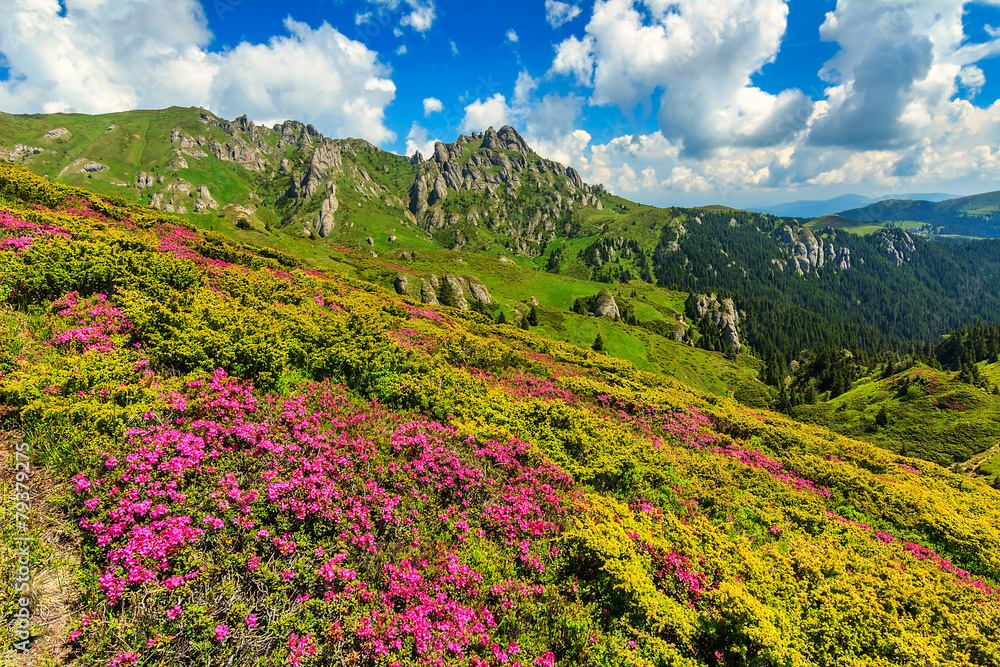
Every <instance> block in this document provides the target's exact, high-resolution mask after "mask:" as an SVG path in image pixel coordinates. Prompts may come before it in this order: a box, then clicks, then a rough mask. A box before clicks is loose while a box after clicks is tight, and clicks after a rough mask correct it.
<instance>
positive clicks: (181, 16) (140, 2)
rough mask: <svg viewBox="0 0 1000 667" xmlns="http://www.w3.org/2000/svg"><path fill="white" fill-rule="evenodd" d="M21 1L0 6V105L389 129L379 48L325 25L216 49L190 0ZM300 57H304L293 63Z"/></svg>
mask: <svg viewBox="0 0 1000 667" xmlns="http://www.w3.org/2000/svg"><path fill="white" fill-rule="evenodd" d="M65 7H66V10H65V15H60V7H59V4H58V3H57V2H54V1H52V2H44V1H36V2H31V1H29V0H19V1H18V2H17V3H15V5H14V6H13V7H8V8H7V10H6V11H5V12H3V13H2V14H0V44H2V48H3V55H4V57H5V61H6V65H7V67H8V68H9V74H8V78H7V79H6V80H4V81H0V108H3V109H4V110H6V111H10V112H16V113H17V112H37V111H44V112H47V113H52V112H62V111H65V112H69V111H75V112H82V113H104V112H111V111H125V110H128V109H136V108H159V107H166V106H170V105H191V106H198V105H201V106H205V107H207V108H209V109H211V110H212V111H213V112H215V113H217V114H219V115H221V116H224V117H228V118H233V117H235V116H239V115H241V114H244V113H246V114H248V115H249V116H250V117H251V118H254V119H257V120H265V119H267V120H273V119H284V118H297V119H299V120H303V121H306V122H310V123H313V124H314V125H316V126H317V127H319V128H321V129H322V130H323V131H324V132H325V133H327V134H331V135H335V136H349V135H352V136H364V137H366V138H368V139H370V140H371V141H374V142H386V141H391V140H393V139H394V138H395V135H394V133H393V132H392V131H390V130H389V129H388V128H387V127H386V125H385V122H384V119H385V107H386V106H387V105H388V104H389V103H390V102H391V101H392V100H393V98H394V97H395V90H396V88H395V85H394V84H393V82H392V80H391V79H390V78H389V74H390V73H389V70H388V69H387V68H386V67H385V65H383V64H381V63H380V62H379V60H378V54H377V53H375V52H374V51H371V50H369V49H368V48H367V47H365V46H364V45H363V44H361V43H359V42H355V41H352V40H350V39H348V38H347V37H345V36H344V35H343V34H341V33H340V32H339V31H337V30H335V29H334V28H332V27H330V26H329V25H328V24H325V23H324V24H323V25H321V26H320V27H318V28H315V29H313V28H311V27H309V26H308V25H306V24H305V23H300V22H298V21H295V20H293V19H291V18H288V19H286V21H285V29H286V31H287V34H285V35H281V36H275V37H272V38H271V40H270V41H269V42H268V43H266V44H250V43H248V42H242V43H240V44H239V45H237V46H236V47H235V48H233V49H231V50H229V51H226V52H223V53H211V52H209V51H207V50H206V47H207V44H208V42H209V41H210V39H211V34H210V33H209V32H208V29H207V22H206V19H205V15H204V12H203V10H202V7H201V5H200V4H198V3H197V2H195V1H194V0H178V1H177V2H175V3H172V4H170V5H166V4H164V3H162V2H154V1H152V0H136V1H134V2H129V3H122V2H117V1H114V0H89V1H84V0H67V1H66V3H65ZM303 63H309V67H308V68H304V67H303V66H302V64H303Z"/></svg>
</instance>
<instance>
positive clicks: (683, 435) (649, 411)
mask: <svg viewBox="0 0 1000 667" xmlns="http://www.w3.org/2000/svg"><path fill="white" fill-rule="evenodd" d="M595 404H596V405H597V406H600V407H602V408H605V409H607V410H608V411H609V412H610V414H611V415H612V416H613V417H616V418H618V419H621V420H623V421H625V422H627V423H631V424H632V425H633V426H634V427H635V428H636V430H637V431H638V432H639V433H640V434H642V435H644V436H646V437H647V438H649V439H650V440H651V441H652V442H653V446H655V447H659V446H661V445H662V444H664V438H666V440H667V441H668V442H671V443H679V444H682V445H688V446H694V447H698V448H702V447H710V446H712V445H715V444H717V443H718V442H719V441H720V438H719V436H718V435H717V434H716V433H713V432H712V431H711V430H709V429H710V427H711V426H712V422H711V420H709V418H708V417H706V416H705V414H704V413H702V412H701V411H700V410H698V409H697V408H693V407H688V408H687V409H686V410H684V411H680V412H678V411H675V410H672V409H664V408H662V407H660V406H658V405H655V404H652V403H645V402H641V401H631V400H628V399H624V398H621V397H619V396H614V395H611V394H602V395H601V396H598V397H597V398H596V399H595Z"/></svg>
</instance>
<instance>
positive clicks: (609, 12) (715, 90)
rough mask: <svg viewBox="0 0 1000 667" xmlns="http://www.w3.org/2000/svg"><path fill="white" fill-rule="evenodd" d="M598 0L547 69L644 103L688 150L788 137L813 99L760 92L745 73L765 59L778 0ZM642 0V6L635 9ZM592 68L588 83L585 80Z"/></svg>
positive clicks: (598, 99)
mask: <svg viewBox="0 0 1000 667" xmlns="http://www.w3.org/2000/svg"><path fill="white" fill-rule="evenodd" d="M637 4H638V3H636V2H633V0H598V1H597V2H596V4H595V6H594V12H593V16H592V17H591V20H590V22H589V23H588V25H587V28H586V32H587V35H586V36H585V37H584V38H583V39H582V40H581V39H577V38H576V37H571V38H569V39H567V40H565V41H563V42H562V43H561V44H559V45H558V46H557V49H556V57H555V59H554V61H553V64H552V72H554V73H573V74H574V75H575V76H576V79H577V82H578V83H579V84H581V85H592V87H593V91H592V94H591V100H590V101H591V103H592V104H598V105H615V106H618V107H619V108H621V109H622V110H623V111H624V112H626V113H630V112H632V111H633V110H634V109H635V107H636V106H637V105H642V106H643V108H644V109H646V110H647V113H648V112H649V111H651V109H652V104H653V99H652V96H653V95H654V94H655V93H656V92H657V91H658V90H662V91H663V92H662V95H661V97H660V99H659V103H660V110H659V113H658V116H657V119H658V121H659V125H660V130H661V132H663V134H664V135H665V136H667V137H669V138H673V139H676V140H680V141H682V142H683V145H684V151H685V152H686V153H687V154H688V155H690V156H703V155H708V154H711V153H712V152H713V151H714V150H716V149H718V148H720V147H723V146H736V145H743V146H764V145H774V144H777V143H781V142H784V141H788V140H790V139H792V138H793V137H794V135H795V134H796V133H797V132H799V131H800V130H801V129H802V128H803V127H804V126H805V124H806V121H807V120H808V118H809V115H810V112H811V107H812V104H811V102H810V101H809V99H808V98H807V97H806V96H804V95H803V94H802V93H800V92H799V91H797V90H787V91H784V92H782V93H781V94H779V95H773V94H771V93H767V92H764V91H762V90H760V89H759V88H757V87H755V86H754V85H753V84H752V83H751V76H752V75H753V74H754V73H755V72H757V71H758V70H759V69H760V68H761V67H763V66H764V65H765V64H767V63H769V62H771V61H772V60H773V59H774V58H775V56H776V54H777V52H778V48H779V45H780V43H781V38H782V36H783V35H784V32H785V21H786V18H787V15H788V7H787V5H786V4H785V1H784V0H759V1H758V2H754V3H747V2H743V1H741V0H719V1H717V2H712V3H706V2H700V1H698V0H681V1H679V2H670V3H668V2H666V1H665V0H649V1H648V2H645V3H641V7H637ZM640 9H641V10H642V11H640ZM591 72H593V83H592V84H591V83H590V80H591Z"/></svg>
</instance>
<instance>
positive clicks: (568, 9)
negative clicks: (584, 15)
mask: <svg viewBox="0 0 1000 667" xmlns="http://www.w3.org/2000/svg"><path fill="white" fill-rule="evenodd" d="M580 11H581V10H580V8H579V7H577V6H576V5H571V4H569V3H566V2H559V0H545V20H546V21H548V22H549V25H550V26H552V27H553V28H558V27H559V26H561V25H563V24H564V23H569V22H570V21H572V20H573V19H575V18H576V17H577V16H579V15H580Z"/></svg>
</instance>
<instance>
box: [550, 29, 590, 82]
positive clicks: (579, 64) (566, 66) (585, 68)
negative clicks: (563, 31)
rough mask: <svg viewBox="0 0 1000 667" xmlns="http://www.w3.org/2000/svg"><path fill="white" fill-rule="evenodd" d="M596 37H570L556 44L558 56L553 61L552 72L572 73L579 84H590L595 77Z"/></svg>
mask: <svg viewBox="0 0 1000 667" xmlns="http://www.w3.org/2000/svg"><path fill="white" fill-rule="evenodd" d="M593 50H594V38H593V37H591V36H589V35H588V36H587V37H584V38H583V39H578V38H577V37H576V36H573V37H568V38H566V39H565V40H563V41H562V42H560V43H559V44H558V45H557V46H556V57H555V60H553V61H552V69H551V70H549V71H550V73H552V74H572V75H573V76H575V77H576V82H577V84H579V85H581V86H590V85H591V80H592V79H593V77H594V56H593V55H592V53H591V52H592V51H593Z"/></svg>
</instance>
